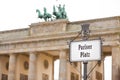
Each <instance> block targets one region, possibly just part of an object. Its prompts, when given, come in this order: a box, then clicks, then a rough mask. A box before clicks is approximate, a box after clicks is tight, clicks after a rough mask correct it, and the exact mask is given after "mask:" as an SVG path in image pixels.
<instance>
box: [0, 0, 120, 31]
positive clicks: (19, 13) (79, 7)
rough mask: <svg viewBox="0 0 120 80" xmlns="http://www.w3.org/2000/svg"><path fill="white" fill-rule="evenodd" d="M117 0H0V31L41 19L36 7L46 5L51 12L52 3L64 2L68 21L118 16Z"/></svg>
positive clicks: (27, 24) (27, 25)
mask: <svg viewBox="0 0 120 80" xmlns="http://www.w3.org/2000/svg"><path fill="white" fill-rule="evenodd" d="M119 3H120V1H119V0H0V31H3V30H10V29H18V28H26V27H29V25H30V24H31V23H36V22H39V21H41V20H40V19H38V18H37V13H36V9H40V10H41V12H43V7H46V8H47V10H48V12H49V13H52V10H53V8H52V7H53V5H56V6H57V5H58V4H65V5H66V11H67V14H68V18H69V21H79V20H86V19H94V18H102V17H110V16H119V15H120V4H119Z"/></svg>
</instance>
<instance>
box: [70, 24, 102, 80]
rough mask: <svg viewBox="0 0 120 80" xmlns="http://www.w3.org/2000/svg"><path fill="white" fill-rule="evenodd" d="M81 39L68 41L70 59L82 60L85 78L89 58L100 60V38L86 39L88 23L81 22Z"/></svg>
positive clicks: (72, 60)
mask: <svg viewBox="0 0 120 80" xmlns="http://www.w3.org/2000/svg"><path fill="white" fill-rule="evenodd" d="M81 26H82V30H81V35H82V40H81V41H74V42H71V43H70V61H71V62H76V61H82V62H83V65H84V76H83V78H84V80H87V77H88V75H87V64H88V61H91V60H101V40H99V39H97V40H88V38H89V33H90V31H89V24H83V25H81Z"/></svg>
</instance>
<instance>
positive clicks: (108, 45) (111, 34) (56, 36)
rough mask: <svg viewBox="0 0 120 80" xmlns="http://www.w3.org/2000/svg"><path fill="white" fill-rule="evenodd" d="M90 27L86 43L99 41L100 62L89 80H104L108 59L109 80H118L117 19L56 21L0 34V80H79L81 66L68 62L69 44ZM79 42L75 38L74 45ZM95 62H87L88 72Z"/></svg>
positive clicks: (119, 37)
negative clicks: (56, 79)
mask: <svg viewBox="0 0 120 80" xmlns="http://www.w3.org/2000/svg"><path fill="white" fill-rule="evenodd" d="M85 23H89V24H90V27H89V28H90V37H89V39H99V38H101V40H102V53H101V54H102V55H101V56H102V59H101V62H100V63H99V64H98V65H97V66H96V67H95V69H94V70H93V72H92V73H91V74H90V75H89V80H104V59H105V57H106V56H112V75H111V76H110V77H112V80H120V17H119V16H116V17H108V18H101V19H92V20H84V21H76V22H70V21H68V20H66V19H59V20H54V21H47V22H38V23H32V24H31V25H29V28H25V29H17V30H9V31H1V32H0V80H54V61H56V60H57V59H59V60H60V64H59V80H82V76H81V73H82V63H81V62H70V61H69V56H70V55H69V53H70V50H69V43H70V41H71V40H72V39H74V38H75V37H76V36H77V35H78V34H79V33H80V31H81V25H82V24H85ZM79 40H81V36H79V37H78V38H77V39H76V41H79ZM96 63H97V61H90V62H88V67H87V68H88V69H87V70H88V72H89V70H90V69H91V68H93V67H94V65H95V64H96Z"/></svg>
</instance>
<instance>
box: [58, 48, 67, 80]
mask: <svg viewBox="0 0 120 80" xmlns="http://www.w3.org/2000/svg"><path fill="white" fill-rule="evenodd" d="M59 59H60V70H59V80H67V54H66V51H64V50H61V51H60V53H59Z"/></svg>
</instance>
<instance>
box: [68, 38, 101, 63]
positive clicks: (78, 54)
mask: <svg viewBox="0 0 120 80" xmlns="http://www.w3.org/2000/svg"><path fill="white" fill-rule="evenodd" d="M90 60H101V40H89V41H79V42H71V43H70V61H71V62H74V61H90Z"/></svg>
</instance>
